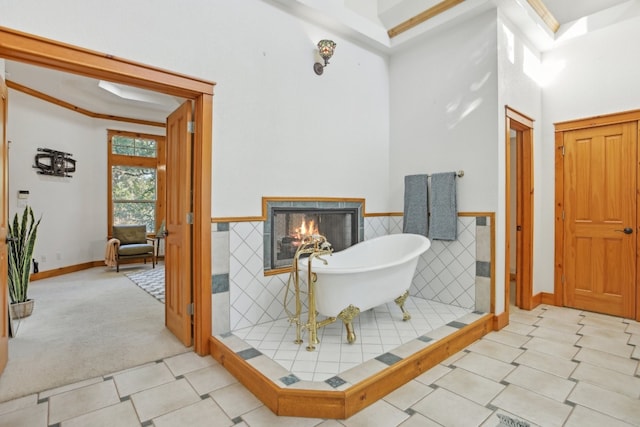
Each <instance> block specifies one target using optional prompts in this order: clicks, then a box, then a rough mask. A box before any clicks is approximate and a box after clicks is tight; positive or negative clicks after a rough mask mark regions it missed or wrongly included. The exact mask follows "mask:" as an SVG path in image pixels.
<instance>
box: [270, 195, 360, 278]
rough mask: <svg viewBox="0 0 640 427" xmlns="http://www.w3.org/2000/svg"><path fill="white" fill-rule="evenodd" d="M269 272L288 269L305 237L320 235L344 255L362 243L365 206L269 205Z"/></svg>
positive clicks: (355, 204) (319, 203) (291, 203)
mask: <svg viewBox="0 0 640 427" xmlns="http://www.w3.org/2000/svg"><path fill="white" fill-rule="evenodd" d="M266 203H267V220H266V221H265V224H264V268H265V271H269V270H276V269H280V268H288V267H290V266H291V264H292V261H293V257H294V255H295V252H296V250H297V248H298V246H299V245H300V242H301V241H302V239H304V237H305V236H309V235H316V234H320V235H323V236H325V237H326V238H327V240H328V241H329V242H330V243H331V244H332V246H333V250H334V251H336V252H337V251H341V250H343V249H346V248H348V247H349V246H352V245H354V244H356V243H358V242H359V241H361V240H362V235H363V233H362V232H361V228H362V226H361V224H362V203H358V202H338V203H336V202H322V201H288V202H283V201H267V202H266Z"/></svg>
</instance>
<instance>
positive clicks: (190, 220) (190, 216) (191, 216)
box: [187, 212, 193, 224]
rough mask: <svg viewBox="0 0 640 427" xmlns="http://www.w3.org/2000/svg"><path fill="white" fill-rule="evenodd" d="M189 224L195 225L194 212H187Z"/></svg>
mask: <svg viewBox="0 0 640 427" xmlns="http://www.w3.org/2000/svg"><path fill="white" fill-rule="evenodd" d="M187 224H193V212H187Z"/></svg>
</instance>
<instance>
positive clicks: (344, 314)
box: [338, 305, 360, 344]
mask: <svg viewBox="0 0 640 427" xmlns="http://www.w3.org/2000/svg"><path fill="white" fill-rule="evenodd" d="M358 314H360V309H359V308H358V307H355V306H353V305H349V307H347V308H345V309H344V310H342V311H341V312H340V314H338V319H340V320H342V323H344V327H345V329H346V330H347V342H348V343H349V344H353V343H354V342H356V333H355V332H353V326H352V325H351V322H352V321H353V319H355V318H356V316H357V315H358Z"/></svg>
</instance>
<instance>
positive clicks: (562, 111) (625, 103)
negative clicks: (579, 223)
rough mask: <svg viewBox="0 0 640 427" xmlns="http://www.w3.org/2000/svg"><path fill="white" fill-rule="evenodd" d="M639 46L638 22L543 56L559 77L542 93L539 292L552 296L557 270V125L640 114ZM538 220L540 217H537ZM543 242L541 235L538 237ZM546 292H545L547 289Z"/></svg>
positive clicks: (552, 77)
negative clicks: (555, 239)
mask: <svg viewBox="0 0 640 427" xmlns="http://www.w3.org/2000/svg"><path fill="white" fill-rule="evenodd" d="M636 40H640V17H638V16H635V17H633V18H628V19H627V20H625V21H622V22H619V23H617V24H616V25H614V26H609V27H605V28H602V29H599V30H597V31H593V32H591V33H587V34H585V35H583V36H579V37H575V38H573V39H570V40H568V41H566V42H565V43H561V44H559V45H558V46H557V47H556V48H554V49H553V50H551V51H549V52H545V53H544V54H543V56H542V61H543V64H544V65H546V67H548V69H550V70H552V71H554V72H553V73H551V74H550V75H549V76H548V83H547V84H546V85H545V86H544V88H543V101H542V110H543V120H542V126H541V134H542V147H541V148H542V149H541V156H540V163H541V166H540V167H541V170H542V171H543V176H542V179H541V181H540V184H539V185H538V187H537V188H536V194H537V196H538V198H537V199H536V203H538V202H540V205H541V212H540V218H541V219H540V222H536V231H537V230H538V229H539V230H540V233H539V234H540V235H541V236H544V237H541V238H539V239H538V242H539V244H540V247H539V250H537V251H536V252H535V255H536V256H537V258H536V263H537V266H542V269H540V270H538V269H537V270H536V288H538V286H540V289H541V290H545V291H547V292H553V266H554V259H553V254H554V246H553V244H554V234H553V233H554V191H555V190H554V184H555V179H556V177H555V174H554V170H555V168H554V158H555V157H554V156H555V140H554V126H553V124H554V123H557V122H561V121H566V120H573V119H580V118H586V117H591V116H597V115H602V114H608V113H616V112H622V111H628V110H637V109H640V84H638V68H639V67H640V59H639V58H638V55H637V54H636V52H635V50H634V49H635V48H634V47H633V46H634V43H635V42H634V41H636ZM536 214H537V212H536ZM536 236H538V233H536ZM543 286H544V288H542V287H543Z"/></svg>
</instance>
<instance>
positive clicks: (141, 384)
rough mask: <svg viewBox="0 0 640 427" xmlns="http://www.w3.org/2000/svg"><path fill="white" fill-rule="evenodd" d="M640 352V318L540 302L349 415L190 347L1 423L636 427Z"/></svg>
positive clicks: (6, 415) (33, 402) (35, 398)
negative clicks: (289, 394) (255, 380)
mask: <svg viewBox="0 0 640 427" xmlns="http://www.w3.org/2000/svg"><path fill="white" fill-rule="evenodd" d="M639 359H640V324H639V323H638V322H635V321H632V320H626V319H620V318H615V317H610V316H605V315H600V314H594V313H588V312H582V311H578V310H572V309H567V308H557V307H551V306H540V307H538V308H536V309H535V310H533V311H531V312H526V311H520V310H518V309H512V313H511V317H510V324H509V325H508V326H507V327H506V328H504V329H503V330H501V331H499V332H492V333H490V334H488V335H487V336H485V337H484V338H482V339H481V340H479V341H477V342H475V343H473V344H471V345H469V346H468V347H467V348H465V349H464V350H462V351H460V352H459V353H457V354H455V355H453V356H452V357H450V358H449V359H447V360H445V361H443V362H442V363H440V364H439V365H436V366H435V367H433V368H432V369H430V370H429V371H427V372H425V373H424V374H422V375H421V376H419V377H417V378H416V379H415V380H413V381H410V382H409V383H407V384H406V385H404V386H403V387H401V388H399V389H398V390H396V391H394V392H392V393H391V394H389V395H387V396H386V397H385V398H384V399H382V400H379V401H378V402H376V403H374V404H373V405H371V406H369V407H368V408H366V409H364V410H362V411H361V412H359V413H357V414H355V415H353V416H352V417H351V418H349V419H346V420H322V419H309V418H294V417H277V416H275V415H274V414H273V413H272V412H271V411H270V410H269V409H268V408H266V407H265V406H264V405H263V404H262V403H261V402H260V401H259V400H257V399H256V398H255V397H254V396H253V395H252V394H251V393H250V392H248V391H247V390H246V389H245V388H244V387H243V386H242V385H240V384H239V383H238V382H237V381H236V380H235V378H233V377H232V376H231V375H230V374H229V373H227V372H226V370H225V369H224V368H222V367H221V366H220V365H219V364H218V363H217V362H215V361H214V360H213V359H212V358H210V357H204V358H202V357H199V356H197V355H195V354H194V353H184V354H180V355H177V356H173V357H170V358H167V359H164V360H161V361H157V362H153V363H148V364H145V365H143V366H139V367H136V368H132V369H128V370H126V371H122V372H117V373H113V374H112V375H108V376H104V377H99V378H92V379H88V380H86V381H82V382H80V383H76V384H71V385H69V386H66V387H62V388H58V389H55V390H48V391H43V392H41V393H37V394H33V395H30V396H26V397H23V398H20V399H16V400H13V401H9V402H5V403H2V404H0V426H12V427H18V426H28V427H40V426H61V427H67V426H83V427H84V426H118V427H126V426H158V427H164V426H189V427H197V426H233V425H236V426H252V427H257V426H274V425H277V426H296V427H297V426H323V427H333V426H348V427H351V426H385V427H386V426H403V427H408V426H464V427H469V426H483V427H484V426H491V427H498V426H508V425H518V426H526V425H529V426H540V427H551V426H568V427H577V426H580V427H589V426H598V427H600V426H607V427H615V426H638V425H640V368H639ZM501 422H502V424H501ZM515 422H520V424H515ZM525 423H527V424H525Z"/></svg>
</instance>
